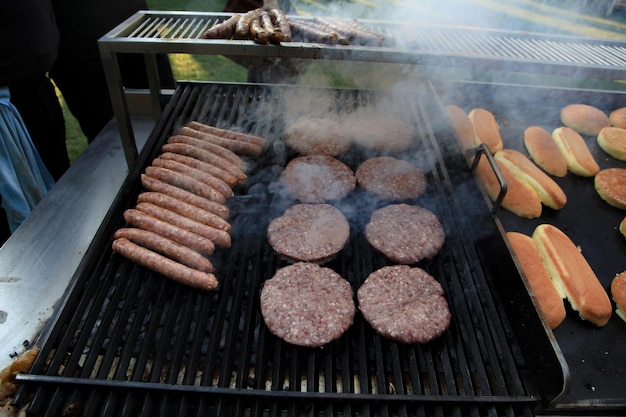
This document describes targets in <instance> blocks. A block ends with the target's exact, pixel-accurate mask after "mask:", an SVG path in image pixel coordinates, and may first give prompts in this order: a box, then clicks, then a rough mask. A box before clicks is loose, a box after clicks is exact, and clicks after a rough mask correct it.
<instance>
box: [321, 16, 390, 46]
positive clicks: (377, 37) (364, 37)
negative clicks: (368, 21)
mask: <svg viewBox="0 0 626 417" xmlns="http://www.w3.org/2000/svg"><path fill="white" fill-rule="evenodd" d="M315 21H316V22H319V23H321V24H323V25H326V26H327V27H328V28H329V29H330V30H335V31H337V32H339V33H341V34H343V35H344V36H345V37H346V38H347V39H348V41H349V43H356V44H359V45H371V46H380V45H382V44H383V41H384V39H385V36H384V35H383V34H382V33H378V32H376V31H374V30H372V29H370V28H368V27H366V26H363V25H361V24H360V23H358V22H357V21H356V20H343V19H341V20H340V19H334V20H333V19H329V18H325V17H316V18H315ZM340 43H341V42H340Z"/></svg>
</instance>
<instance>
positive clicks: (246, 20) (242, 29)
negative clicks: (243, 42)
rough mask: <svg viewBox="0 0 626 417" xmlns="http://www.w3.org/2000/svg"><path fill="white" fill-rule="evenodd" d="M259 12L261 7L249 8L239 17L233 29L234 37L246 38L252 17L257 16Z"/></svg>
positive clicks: (255, 17)
mask: <svg viewBox="0 0 626 417" xmlns="http://www.w3.org/2000/svg"><path fill="white" fill-rule="evenodd" d="M260 13H261V9H254V10H250V11H248V12H246V13H245V14H244V15H243V16H242V17H241V19H239V22H237V27H236V29H235V39H248V37H249V35H250V25H252V21H253V20H254V19H257V18H258V17H259V14H260Z"/></svg>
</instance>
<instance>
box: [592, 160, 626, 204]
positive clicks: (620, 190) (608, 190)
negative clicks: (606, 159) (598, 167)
mask: <svg viewBox="0 0 626 417" xmlns="http://www.w3.org/2000/svg"><path fill="white" fill-rule="evenodd" d="M593 185H594V187H595V189H596V192H597V193H598V195H599V196H600V197H601V198H602V199H603V200H604V201H606V202H607V203H609V204H610V205H612V206H613V207H617V208H620V209H623V210H626V169H624V168H607V169H603V170H602V171H600V172H599V173H598V175H596V177H595V178H594V179H593Z"/></svg>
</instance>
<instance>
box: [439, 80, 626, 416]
mask: <svg viewBox="0 0 626 417" xmlns="http://www.w3.org/2000/svg"><path fill="white" fill-rule="evenodd" d="M437 89H438V93H439V94H440V96H441V100H442V102H444V104H456V105H459V106H461V107H462V108H463V109H464V110H465V111H466V112H469V111H470V110H471V109H472V108H474V107H483V108H486V109H488V110H490V111H491V112H493V113H494V115H495V116H496V119H497V121H498V122H499V124H500V129H501V134H502V138H503V140H504V144H505V145H504V146H505V148H511V149H517V150H518V151H521V152H523V153H524V154H526V155H528V152H527V150H526V149H525V148H524V144H523V134H524V130H525V129H526V128H527V127H529V126H533V125H537V126H541V127H543V128H544V129H546V130H547V131H548V132H552V131H553V130H554V129H555V128H557V127H560V126H563V124H562V123H561V120H560V110H561V108H562V107H563V106H565V105H568V104H573V103H585V104H590V105H594V106H596V107H598V108H600V109H602V110H603V111H605V112H606V113H607V114H608V113H609V112H610V111H611V110H614V109H616V108H619V107H624V106H626V94H624V93H621V92H604V91H589V90H572V89H554V88H542V87H522V86H513V85H494V84H472V83H449V84H446V85H443V84H442V85H440V86H438V87H437ZM585 139H586V142H587V144H588V146H589V148H590V149H591V152H592V154H593V156H594V157H595V159H596V161H597V162H598V164H599V165H600V168H601V169H605V168H612V167H621V168H626V162H622V161H619V160H616V159H615V158H612V157H611V156H609V155H608V154H606V153H605V152H604V151H603V150H602V149H601V148H600V147H599V146H598V144H597V141H596V138H595V137H590V136H585ZM554 179H555V181H556V182H557V183H558V184H559V185H560V186H561V187H562V188H563V190H564V191H565V193H566V195H567V198H568V202H567V205H566V206H565V207H564V208H563V209H562V210H559V211H556V210H552V209H549V208H546V207H544V210H543V213H542V215H541V217H540V218H538V219H532V220H529V219H522V218H520V217H518V216H516V215H514V214H512V213H510V212H508V211H506V210H503V209H501V210H499V211H498V213H497V217H498V219H499V220H500V221H501V222H502V225H503V226H504V229H505V231H518V232H522V233H525V234H528V235H530V234H532V232H533V230H534V229H535V227H537V226H538V225H539V224H542V223H550V224H553V225H555V226H557V227H558V228H560V229H561V230H563V231H564V232H565V233H566V234H567V235H568V236H569V237H570V238H571V239H572V241H573V242H574V243H575V244H576V245H578V246H579V247H580V248H581V250H582V253H583V255H584V256H585V258H586V259H587V261H588V262H589V264H590V265H591V267H592V268H593V270H594V271H595V273H596V275H597V276H598V278H599V279H600V281H601V282H602V284H603V286H604V288H605V289H606V290H607V292H608V293H609V294H610V285H611V281H612V279H613V277H614V276H615V274H616V273H619V272H622V271H624V270H626V239H625V238H624V237H623V236H622V235H621V234H620V233H619V230H618V226H619V223H620V222H621V221H622V219H623V218H624V216H626V211H623V210H620V209H617V208H615V207H612V206H610V205H609V204H607V203H606V202H605V201H604V200H602V199H601V198H600V197H599V196H598V194H597V193H596V191H595V189H594V186H593V178H583V177H579V176H576V175H574V174H572V173H568V174H567V175H566V176H565V177H563V178H556V177H554ZM566 306H567V310H568V311H567V318H566V319H565V322H564V323H563V324H561V326H559V327H558V328H557V329H556V330H555V331H554V335H555V336H556V338H557V340H558V343H559V346H560V347H561V350H562V352H563V354H564V356H565V358H566V360H567V364H568V366H569V369H570V373H571V378H572V381H571V390H570V392H569V393H568V394H567V395H566V396H565V397H564V398H562V399H561V401H560V403H559V404H558V406H557V408H558V409H568V408H572V409H575V410H579V411H580V410H581V409H585V408H588V409H589V410H590V411H591V410H595V411H598V410H599V409H602V408H606V409H611V408H613V407H614V408H615V409H616V410H617V409H621V412H622V413H623V412H624V406H626V385H624V377H625V376H626V360H624V352H625V348H624V346H626V323H624V322H623V321H622V320H621V319H620V318H619V317H618V316H617V315H615V314H613V317H612V318H611V320H610V321H609V323H608V324H607V325H606V326H605V327H603V328H598V327H596V326H594V325H592V324H589V323H587V322H584V321H583V320H581V319H580V318H579V317H578V314H577V313H576V312H575V311H573V310H572V309H571V308H570V307H569V304H568V303H567V302H566Z"/></svg>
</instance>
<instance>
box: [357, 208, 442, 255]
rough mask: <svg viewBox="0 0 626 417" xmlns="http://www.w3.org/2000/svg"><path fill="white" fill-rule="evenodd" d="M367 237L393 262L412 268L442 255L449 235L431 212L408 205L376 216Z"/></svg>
mask: <svg viewBox="0 0 626 417" xmlns="http://www.w3.org/2000/svg"><path fill="white" fill-rule="evenodd" d="M365 237H366V238H367V241H368V242H369V243H370V244H371V245H372V246H373V247H374V248H375V249H376V250H378V251H379V252H381V253H383V254H384V255H386V256H387V257H388V258H389V259H391V260H392V261H395V262H397V263H401V264H412V263H415V262H419V261H421V260H422V259H429V258H432V257H434V256H435V255H436V254H437V253H439V251H440V250H441V248H442V247H443V244H444V241H445V232H444V230H443V227H442V226H441V223H439V219H438V218H437V216H436V215H435V214H434V213H433V212H431V211H430V210H428V209H425V208H423V207H419V206H411V205H408V204H392V205H389V206H386V207H383V208H380V209H378V210H376V211H375V212H374V213H373V214H372V217H371V218H370V221H369V223H368V224H367V225H366V226H365Z"/></svg>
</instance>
